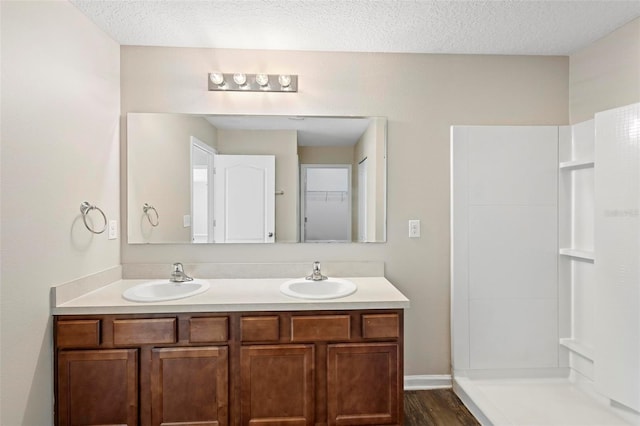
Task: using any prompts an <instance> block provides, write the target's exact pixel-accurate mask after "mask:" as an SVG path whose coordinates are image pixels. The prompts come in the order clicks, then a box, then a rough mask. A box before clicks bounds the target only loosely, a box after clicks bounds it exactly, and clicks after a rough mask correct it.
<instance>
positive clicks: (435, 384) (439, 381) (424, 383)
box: [404, 374, 451, 390]
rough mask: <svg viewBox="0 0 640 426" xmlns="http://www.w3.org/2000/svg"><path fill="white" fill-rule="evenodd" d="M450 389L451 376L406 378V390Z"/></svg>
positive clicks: (432, 375) (435, 375) (431, 375)
mask: <svg viewBox="0 0 640 426" xmlns="http://www.w3.org/2000/svg"><path fill="white" fill-rule="evenodd" d="M450 387H451V375H450V374H429V375H421V376H404V390H429V389H447V388H450Z"/></svg>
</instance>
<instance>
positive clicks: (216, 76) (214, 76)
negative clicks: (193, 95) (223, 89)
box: [209, 72, 224, 86]
mask: <svg viewBox="0 0 640 426" xmlns="http://www.w3.org/2000/svg"><path fill="white" fill-rule="evenodd" d="M209 79H210V80H211V82H212V83H213V84H215V85H217V86H224V76H223V75H222V73H220V72H212V73H211V74H209Z"/></svg>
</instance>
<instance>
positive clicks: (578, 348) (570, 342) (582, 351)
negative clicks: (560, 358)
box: [560, 338, 593, 361]
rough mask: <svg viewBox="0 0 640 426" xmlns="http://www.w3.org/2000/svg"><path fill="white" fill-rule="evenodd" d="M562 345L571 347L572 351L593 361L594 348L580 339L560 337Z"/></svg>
mask: <svg viewBox="0 0 640 426" xmlns="http://www.w3.org/2000/svg"><path fill="white" fill-rule="evenodd" d="M560 345H561V346H564V347H565V348H567V349H569V350H570V351H571V352H575V353H577V354H578V355H580V356H582V357H583V358H586V359H588V360H589V361H593V348H592V347H590V346H587V345H585V344H584V343H582V342H580V340H578V339H573V338H564V339H560Z"/></svg>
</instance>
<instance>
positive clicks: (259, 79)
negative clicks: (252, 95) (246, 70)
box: [256, 74, 269, 87]
mask: <svg viewBox="0 0 640 426" xmlns="http://www.w3.org/2000/svg"><path fill="white" fill-rule="evenodd" d="M256 83H258V84H259V85H260V87H265V86H267V85H269V76H268V75H266V74H256Z"/></svg>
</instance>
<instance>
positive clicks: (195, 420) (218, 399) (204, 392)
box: [151, 346, 229, 426]
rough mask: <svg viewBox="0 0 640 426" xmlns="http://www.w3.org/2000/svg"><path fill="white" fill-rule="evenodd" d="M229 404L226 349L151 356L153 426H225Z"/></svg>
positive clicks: (169, 351)
mask: <svg viewBox="0 0 640 426" xmlns="http://www.w3.org/2000/svg"><path fill="white" fill-rule="evenodd" d="M228 401H229V363H228V349H227V347H226V346H221V347H190V348H163V349H153V351H152V352H151V423H152V424H153V425H166V424H170V425H192V424H199V425H200V424H201V425H207V426H226V425H227V424H228V416H229V404H228Z"/></svg>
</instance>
